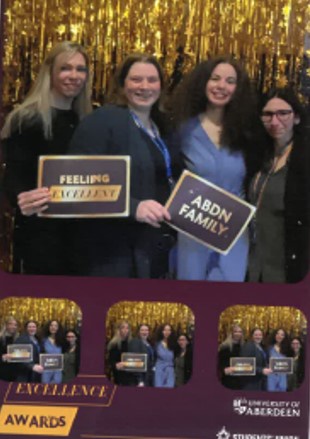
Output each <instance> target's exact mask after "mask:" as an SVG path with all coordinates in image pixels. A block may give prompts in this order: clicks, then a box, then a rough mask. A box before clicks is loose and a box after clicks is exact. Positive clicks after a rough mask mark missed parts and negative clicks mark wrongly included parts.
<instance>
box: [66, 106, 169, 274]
mask: <svg viewBox="0 0 310 439" xmlns="http://www.w3.org/2000/svg"><path fill="white" fill-rule="evenodd" d="M69 153H70V154H82V155H83V154H86V155H96V154H98V155H105V154H106V155H129V156H130V158H131V165H130V218H126V219H113V220H109V219H104V220H100V219H96V220H87V221H83V220H82V221H81V222H80V224H81V228H80V231H79V235H78V239H79V242H80V244H81V245H82V249H80V250H79V251H78V253H79V254H80V255H83V256H84V260H83V261H82V263H81V265H80V267H79V268H78V270H79V271H80V269H81V271H80V272H81V274H88V275H101V276H116V277H142V278H146V277H161V276H162V275H164V274H165V271H167V261H168V250H169V248H170V246H171V237H170V234H169V230H168V228H167V227H165V226H163V227H162V228H161V229H159V230H158V229H154V228H152V227H151V226H149V225H147V224H141V223H138V222H137V221H136V220H135V214H136V209H137V206H138V204H139V203H140V201H142V200H150V199H153V200H156V201H158V202H160V203H162V204H164V203H165V201H166V200H167V198H168V196H169V193H170V187H169V183H168V179H167V176H166V168H165V162H164V159H163V156H162V154H161V153H160V152H159V150H158V149H157V147H156V146H155V145H154V144H153V142H152V141H151V140H150V138H149V137H148V136H147V135H146V134H145V133H144V132H143V131H142V130H141V129H139V128H138V127H137V125H136V124H135V122H134V121H133V119H132V117H131V115H130V112H129V110H128V109H127V108H125V107H117V106H113V105H109V106H105V107H102V108H99V109H97V110H96V111H94V112H93V113H92V114H91V115H89V116H88V117H86V118H85V119H84V120H83V121H82V123H81V124H80V125H79V127H78V129H77V130H76V132H75V135H74V136H73V139H72V142H71V147H70V151H69Z"/></svg>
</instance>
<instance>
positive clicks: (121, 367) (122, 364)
mask: <svg viewBox="0 0 310 439" xmlns="http://www.w3.org/2000/svg"><path fill="white" fill-rule="evenodd" d="M115 367H116V369H117V370H122V369H124V367H125V363H124V362H122V361H119V362H118V363H116V364H115Z"/></svg>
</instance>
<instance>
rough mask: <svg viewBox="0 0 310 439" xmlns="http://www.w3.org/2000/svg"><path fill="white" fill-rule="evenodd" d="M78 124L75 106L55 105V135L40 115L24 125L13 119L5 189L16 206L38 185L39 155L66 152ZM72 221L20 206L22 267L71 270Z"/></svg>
mask: <svg viewBox="0 0 310 439" xmlns="http://www.w3.org/2000/svg"><path fill="white" fill-rule="evenodd" d="M77 124H78V116H77V114H76V113H75V112H74V111H73V110H59V109H54V110H53V119H52V138H50V139H46V138H45V137H44V133H43V125H42V121H41V120H40V117H39V116H36V117H33V118H31V119H29V120H27V121H25V122H23V123H22V125H21V127H20V128H19V126H18V123H17V121H13V132H12V135H11V136H10V137H9V138H8V139H5V141H4V142H3V147H4V158H5V162H6V168H5V174H4V189H5V192H6V194H7V196H8V198H9V200H10V202H11V204H12V206H13V207H16V203H17V195H18V194H19V193H21V192H24V191H29V190H32V189H35V188H36V187H37V173H38V158H39V156H40V155H60V154H66V153H67V150H68V144H69V141H70V139H71V137H72V134H73V132H74V129H75V128H76V126H77ZM71 224H72V221H68V220H63V219H50V218H38V217H37V216H36V215H32V216H29V217H26V216H24V215H22V214H21V212H20V211H19V209H18V207H17V209H16V220H15V231H14V253H15V255H14V256H15V258H16V257H18V259H20V265H21V270H22V271H24V272H26V273H31V274H70V272H71V269H70V268H69V266H70V254H69V253H68V250H69V248H68V247H69V246H70V244H69V238H70V235H71V234H70V230H71ZM17 271H19V270H18V269H17Z"/></svg>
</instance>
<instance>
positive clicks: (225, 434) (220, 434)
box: [216, 427, 230, 439]
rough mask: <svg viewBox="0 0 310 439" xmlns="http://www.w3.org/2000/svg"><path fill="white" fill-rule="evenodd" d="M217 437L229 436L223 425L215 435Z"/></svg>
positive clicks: (221, 438)
mask: <svg viewBox="0 0 310 439" xmlns="http://www.w3.org/2000/svg"><path fill="white" fill-rule="evenodd" d="M216 437H217V439H229V438H230V433H228V431H227V430H226V428H225V427H222V430H220V431H219V432H218V433H217V435H216Z"/></svg>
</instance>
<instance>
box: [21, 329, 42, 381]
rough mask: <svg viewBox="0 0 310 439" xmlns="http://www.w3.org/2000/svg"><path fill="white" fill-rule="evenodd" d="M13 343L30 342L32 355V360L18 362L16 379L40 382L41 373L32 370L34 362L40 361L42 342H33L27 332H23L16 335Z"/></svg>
mask: <svg viewBox="0 0 310 439" xmlns="http://www.w3.org/2000/svg"><path fill="white" fill-rule="evenodd" d="M14 344H31V345H32V351H33V357H32V361H31V362H29V363H18V374H17V379H16V380H17V381H18V382H28V383H31V382H40V381H41V374H39V373H37V372H34V371H33V370H32V368H33V366H34V365H35V364H39V363H40V353H42V352H43V347H42V344H41V343H40V342H39V341H38V344H35V343H34V342H33V341H32V340H31V339H30V337H29V335H28V334H23V335H21V336H20V337H18V338H17V339H16V341H15V343H14Z"/></svg>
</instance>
